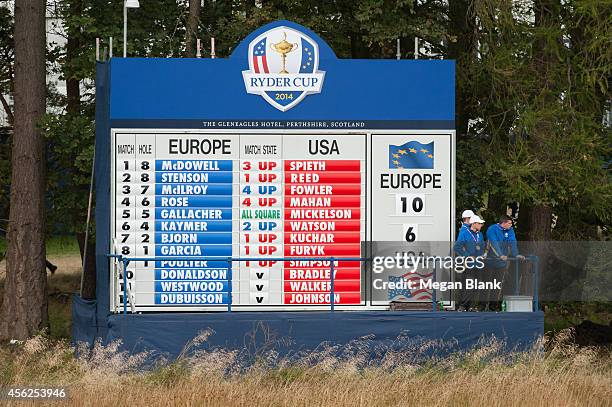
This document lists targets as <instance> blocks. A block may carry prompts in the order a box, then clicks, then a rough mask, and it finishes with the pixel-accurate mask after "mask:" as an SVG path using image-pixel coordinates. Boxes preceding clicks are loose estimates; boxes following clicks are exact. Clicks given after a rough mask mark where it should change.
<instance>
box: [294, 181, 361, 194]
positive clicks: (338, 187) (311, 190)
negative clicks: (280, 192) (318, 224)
mask: <svg viewBox="0 0 612 407" xmlns="http://www.w3.org/2000/svg"><path fill="white" fill-rule="evenodd" d="M360 194H361V184H330V185H317V184H289V185H285V196H293V195H297V196H302V195H357V196H359V195H360Z"/></svg>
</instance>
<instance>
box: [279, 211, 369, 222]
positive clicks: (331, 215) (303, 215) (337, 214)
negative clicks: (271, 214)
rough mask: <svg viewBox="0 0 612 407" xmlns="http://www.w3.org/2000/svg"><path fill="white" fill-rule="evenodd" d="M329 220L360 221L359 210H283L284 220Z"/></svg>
mask: <svg viewBox="0 0 612 407" xmlns="http://www.w3.org/2000/svg"><path fill="white" fill-rule="evenodd" d="M291 219H304V220H319V219H320V220H331V219H334V220H335V219H346V220H351V219H357V220H359V219H361V209H349V208H331V209H321V208H291V209H285V220H291Z"/></svg>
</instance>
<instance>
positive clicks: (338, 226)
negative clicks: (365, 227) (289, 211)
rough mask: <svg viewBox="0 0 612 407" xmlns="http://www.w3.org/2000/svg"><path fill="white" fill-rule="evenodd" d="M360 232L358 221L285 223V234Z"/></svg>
mask: <svg viewBox="0 0 612 407" xmlns="http://www.w3.org/2000/svg"><path fill="white" fill-rule="evenodd" d="M285 215H286V213H285ZM360 230H361V222H360V221H359V220H334V221H303V220H294V221H286V222H285V232H328V231H329V232H359V231H360Z"/></svg>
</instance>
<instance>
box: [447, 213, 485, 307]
mask: <svg viewBox="0 0 612 407" xmlns="http://www.w3.org/2000/svg"><path fill="white" fill-rule="evenodd" d="M466 212H467V211H466ZM466 212H464V215H465V213H466ZM484 223H485V221H484V220H482V218H481V217H480V216H478V215H472V216H471V217H470V218H469V225H470V226H469V227H468V228H465V227H463V226H462V227H461V230H459V236H457V241H456V242H455V246H454V249H455V255H456V256H462V257H478V256H484V252H485V241H484V237H483V236H482V233H481V232H480V229H482V225H484ZM464 224H465V223H464ZM482 271H483V270H481V269H478V268H469V269H468V268H466V269H465V270H464V271H463V273H462V276H461V280H462V281H463V285H464V289H462V290H461V292H460V294H459V296H460V298H459V310H460V311H463V310H467V309H469V308H470V307H474V306H476V305H477V301H478V297H476V298H475V301H474V297H475V294H476V292H475V291H474V290H466V289H465V280H466V279H468V278H480V279H482V276H481V273H482Z"/></svg>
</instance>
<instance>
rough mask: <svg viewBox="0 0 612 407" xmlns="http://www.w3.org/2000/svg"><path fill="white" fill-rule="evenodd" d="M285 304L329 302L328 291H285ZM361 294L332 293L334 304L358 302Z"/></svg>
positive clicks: (329, 295)
mask: <svg viewBox="0 0 612 407" xmlns="http://www.w3.org/2000/svg"><path fill="white" fill-rule="evenodd" d="M284 297H285V304H288V305H316V304H330V299H331V294H329V293H286V294H285V295H284ZM359 303H361V294H360V293H358V292H356V293H334V304H359Z"/></svg>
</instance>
